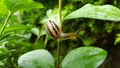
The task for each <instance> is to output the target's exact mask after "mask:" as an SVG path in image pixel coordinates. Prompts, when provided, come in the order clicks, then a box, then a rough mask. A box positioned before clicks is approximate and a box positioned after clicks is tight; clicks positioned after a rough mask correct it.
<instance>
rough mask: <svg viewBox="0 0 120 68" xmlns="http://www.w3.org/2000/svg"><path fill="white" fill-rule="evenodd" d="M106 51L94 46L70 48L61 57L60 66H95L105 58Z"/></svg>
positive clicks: (69, 67)
mask: <svg viewBox="0 0 120 68" xmlns="http://www.w3.org/2000/svg"><path fill="white" fill-rule="evenodd" d="M106 56H107V52H106V51H105V50H103V49H101V48H96V47H81V48H77V49H75V50H72V51H71V52H70V53H68V54H67V56H66V57H65V58H64V59H63V62H62V64H61V67H62V68H97V67H98V66H99V65H100V64H101V63H102V62H103V61H104V60H105V58H106Z"/></svg>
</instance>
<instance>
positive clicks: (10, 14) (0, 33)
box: [0, 12, 12, 36]
mask: <svg viewBox="0 0 120 68" xmlns="http://www.w3.org/2000/svg"><path fill="white" fill-rule="evenodd" d="M11 16H12V13H11V12H9V14H8V16H7V18H6V19H5V21H4V24H3V26H2V28H1V30H0V36H1V35H2V34H3V32H4V30H5V27H6V26H7V24H8V21H9V19H10V17H11Z"/></svg>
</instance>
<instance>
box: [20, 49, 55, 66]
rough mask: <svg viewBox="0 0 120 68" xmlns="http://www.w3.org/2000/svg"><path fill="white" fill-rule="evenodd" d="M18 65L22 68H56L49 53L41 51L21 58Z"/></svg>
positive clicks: (35, 51) (29, 53) (32, 52)
mask: <svg viewBox="0 0 120 68" xmlns="http://www.w3.org/2000/svg"><path fill="white" fill-rule="evenodd" d="M18 65H19V67H21V68H54V59H53V57H52V55H51V54H50V53H49V52H48V51H46V50H44V49H39V50H34V51H30V52H28V53H26V54H23V55H22V56H20V57H19V59H18Z"/></svg>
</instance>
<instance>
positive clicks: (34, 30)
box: [31, 27, 39, 36]
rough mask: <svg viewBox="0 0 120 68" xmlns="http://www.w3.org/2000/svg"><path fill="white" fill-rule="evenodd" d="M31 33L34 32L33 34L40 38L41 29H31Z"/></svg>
mask: <svg viewBox="0 0 120 68" xmlns="http://www.w3.org/2000/svg"><path fill="white" fill-rule="evenodd" d="M31 31H32V33H33V34H35V35H37V36H39V29H38V28H35V27H34V28H32V29H31Z"/></svg>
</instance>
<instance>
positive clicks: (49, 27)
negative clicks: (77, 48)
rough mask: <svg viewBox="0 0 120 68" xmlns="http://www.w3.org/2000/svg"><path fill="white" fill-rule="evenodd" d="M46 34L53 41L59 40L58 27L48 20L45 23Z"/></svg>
mask: <svg viewBox="0 0 120 68" xmlns="http://www.w3.org/2000/svg"><path fill="white" fill-rule="evenodd" d="M46 32H47V33H48V34H49V35H50V36H51V37H52V38H54V39H59V37H60V34H61V29H60V27H59V26H58V25H57V24H56V23H55V22H54V21H51V20H49V21H48V22H47V23H46Z"/></svg>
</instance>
